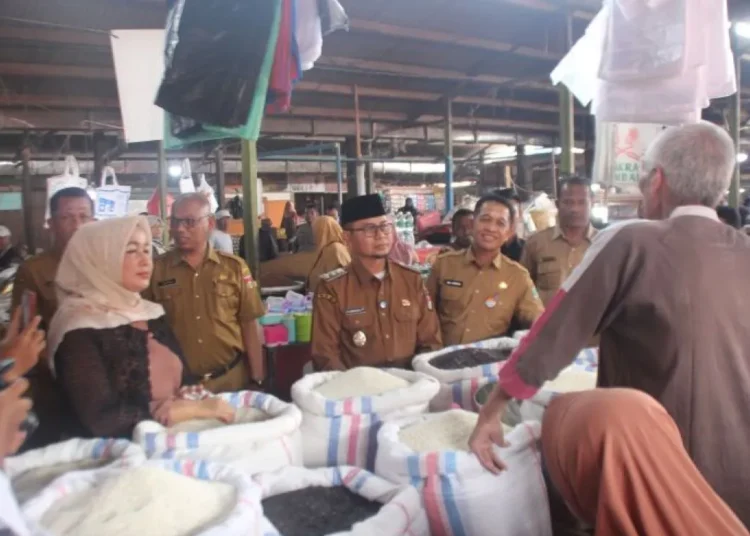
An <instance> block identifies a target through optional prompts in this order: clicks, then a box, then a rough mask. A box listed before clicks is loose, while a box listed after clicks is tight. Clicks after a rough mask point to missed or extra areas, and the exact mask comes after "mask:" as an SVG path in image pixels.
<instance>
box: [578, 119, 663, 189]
mask: <svg viewBox="0 0 750 536" xmlns="http://www.w3.org/2000/svg"><path fill="white" fill-rule="evenodd" d="M664 128H665V127H664V126H662V125H653V124H645V123H603V122H597V124H596V149H595V151H596V152H595V156H594V173H593V181H594V182H597V183H600V184H603V185H605V186H608V187H612V186H614V187H615V188H617V190H618V192H620V193H625V194H638V193H639V192H640V191H639V189H638V181H639V180H640V178H641V160H642V159H643V156H644V155H645V154H646V150H647V149H648V147H649V145H651V143H652V142H653V141H654V140H655V139H656V137H657V136H658V135H659V133H660V132H661V131H662V130H663V129H664Z"/></svg>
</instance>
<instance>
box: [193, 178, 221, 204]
mask: <svg viewBox="0 0 750 536" xmlns="http://www.w3.org/2000/svg"><path fill="white" fill-rule="evenodd" d="M199 177H200V183H199V184H198V192H200V193H202V194H203V195H205V196H206V199H208V204H209V205H211V212H212V213H215V212H216V211H217V210H219V201H217V199H216V192H215V191H214V189H213V187H212V186H211V185H210V184H208V181H207V180H206V174H205V173H201V174H200V175H199Z"/></svg>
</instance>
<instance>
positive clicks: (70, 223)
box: [11, 188, 94, 448]
mask: <svg viewBox="0 0 750 536" xmlns="http://www.w3.org/2000/svg"><path fill="white" fill-rule="evenodd" d="M49 207H50V219H49V221H48V222H47V223H48V225H49V229H50V233H51V235H52V248H51V249H50V250H49V251H46V252H44V253H41V254H39V255H36V256H34V257H31V258H30V259H28V260H27V261H26V262H24V263H23V264H22V265H21V266H20V267H19V268H18V272H17V273H16V278H15V280H14V281H13V297H12V306H11V307H12V310H14V311H15V310H18V308H19V306H20V305H21V303H22V301H23V296H24V294H29V295H33V296H34V298H35V300H36V312H38V313H39V315H40V316H41V317H42V322H41V328H42V329H47V328H48V327H49V325H50V322H51V321H52V317H53V316H54V314H55V311H56V310H57V296H56V294H55V274H56V273H57V267H58V265H59V264H60V259H61V258H62V255H63V252H64V251H65V248H66V246H67V245H68V242H70V239H71V238H72V237H73V235H74V234H75V233H76V231H78V229H79V228H81V227H82V226H83V225H85V224H87V223H89V222H92V221H93V220H94V202H93V201H92V199H91V197H90V196H89V194H88V192H87V191H86V190H84V189H82V188H64V189H62V190H60V191H58V192H57V193H55V194H54V195H53V196H52V198H51V199H50V201H49ZM27 379H28V380H29V385H30V389H31V399H32V400H33V402H34V412H35V413H36V414H37V417H38V418H39V428H38V429H37V430H36V432H34V435H33V436H32V437H31V438H29V440H28V441H27V442H26V443H25V444H24V448H36V447H42V446H45V445H48V444H49V443H54V442H56V441H59V440H60V439H61V438H62V436H63V435H64V434H65V433H66V431H65V430H64V427H63V426H62V423H63V422H65V419H66V411H65V410H64V408H63V398H62V393H61V392H60V390H59V386H58V385H57V383H56V382H55V381H54V379H53V378H52V375H51V374H50V370H49V367H48V366H47V364H46V363H39V364H38V365H37V366H36V367H34V368H33V369H32V370H31V371H30V372H29V373H28V375H27Z"/></svg>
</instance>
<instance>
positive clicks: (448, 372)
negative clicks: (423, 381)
mask: <svg viewBox="0 0 750 536" xmlns="http://www.w3.org/2000/svg"><path fill="white" fill-rule="evenodd" d="M517 346H518V341H516V340H513V339H509V338H506V337H501V338H497V339H488V340H486V341H479V342H475V343H471V344H457V345H455V346H449V347H447V348H443V349H442V350H438V351H436V352H428V353H426V354H420V355H418V356H416V357H415V358H414V360H413V361H412V366H413V367H414V370H416V371H417V372H423V373H424V374H427V375H428V376H431V377H433V378H435V379H437V380H438V381H439V382H440V391H439V393H438V394H437V396H435V398H433V399H432V403H431V404H430V409H431V410H432V411H445V410H447V409H451V407H453V405H454V404H455V405H457V406H458V407H460V408H463V409H467V410H471V411H474V410H476V409H477V408H476V407H475V404H474V396H475V395H476V394H477V391H478V390H479V389H481V388H482V387H484V386H485V385H487V384H488V383H492V382H497V377H498V373H499V372H500V369H501V368H502V366H503V363H504V362H505V361H506V360H508V359H509V358H510V354H511V353H512V352H513V350H514V349H515V348H516V347H517Z"/></svg>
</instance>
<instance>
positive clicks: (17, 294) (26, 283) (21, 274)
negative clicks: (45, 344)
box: [10, 263, 49, 328]
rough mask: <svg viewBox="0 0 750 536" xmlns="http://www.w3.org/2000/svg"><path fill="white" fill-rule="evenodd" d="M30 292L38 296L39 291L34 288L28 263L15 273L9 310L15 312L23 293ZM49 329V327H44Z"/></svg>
mask: <svg viewBox="0 0 750 536" xmlns="http://www.w3.org/2000/svg"><path fill="white" fill-rule="evenodd" d="M27 290H28V291H31V292H34V293H35V294H36V295H37V296H38V295H39V289H38V288H37V287H36V284H35V283H34V277H33V276H32V275H31V270H29V265H28V263H23V264H22V265H21V266H19V267H18V271H16V276H15V278H14V279H13V295H12V296H11V305H10V310H11V312H13V311H15V310H16V308H17V307H18V306H20V305H21V300H22V299H23V293H24V292H25V291H27ZM45 327H47V328H48V327H49V326H45Z"/></svg>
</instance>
